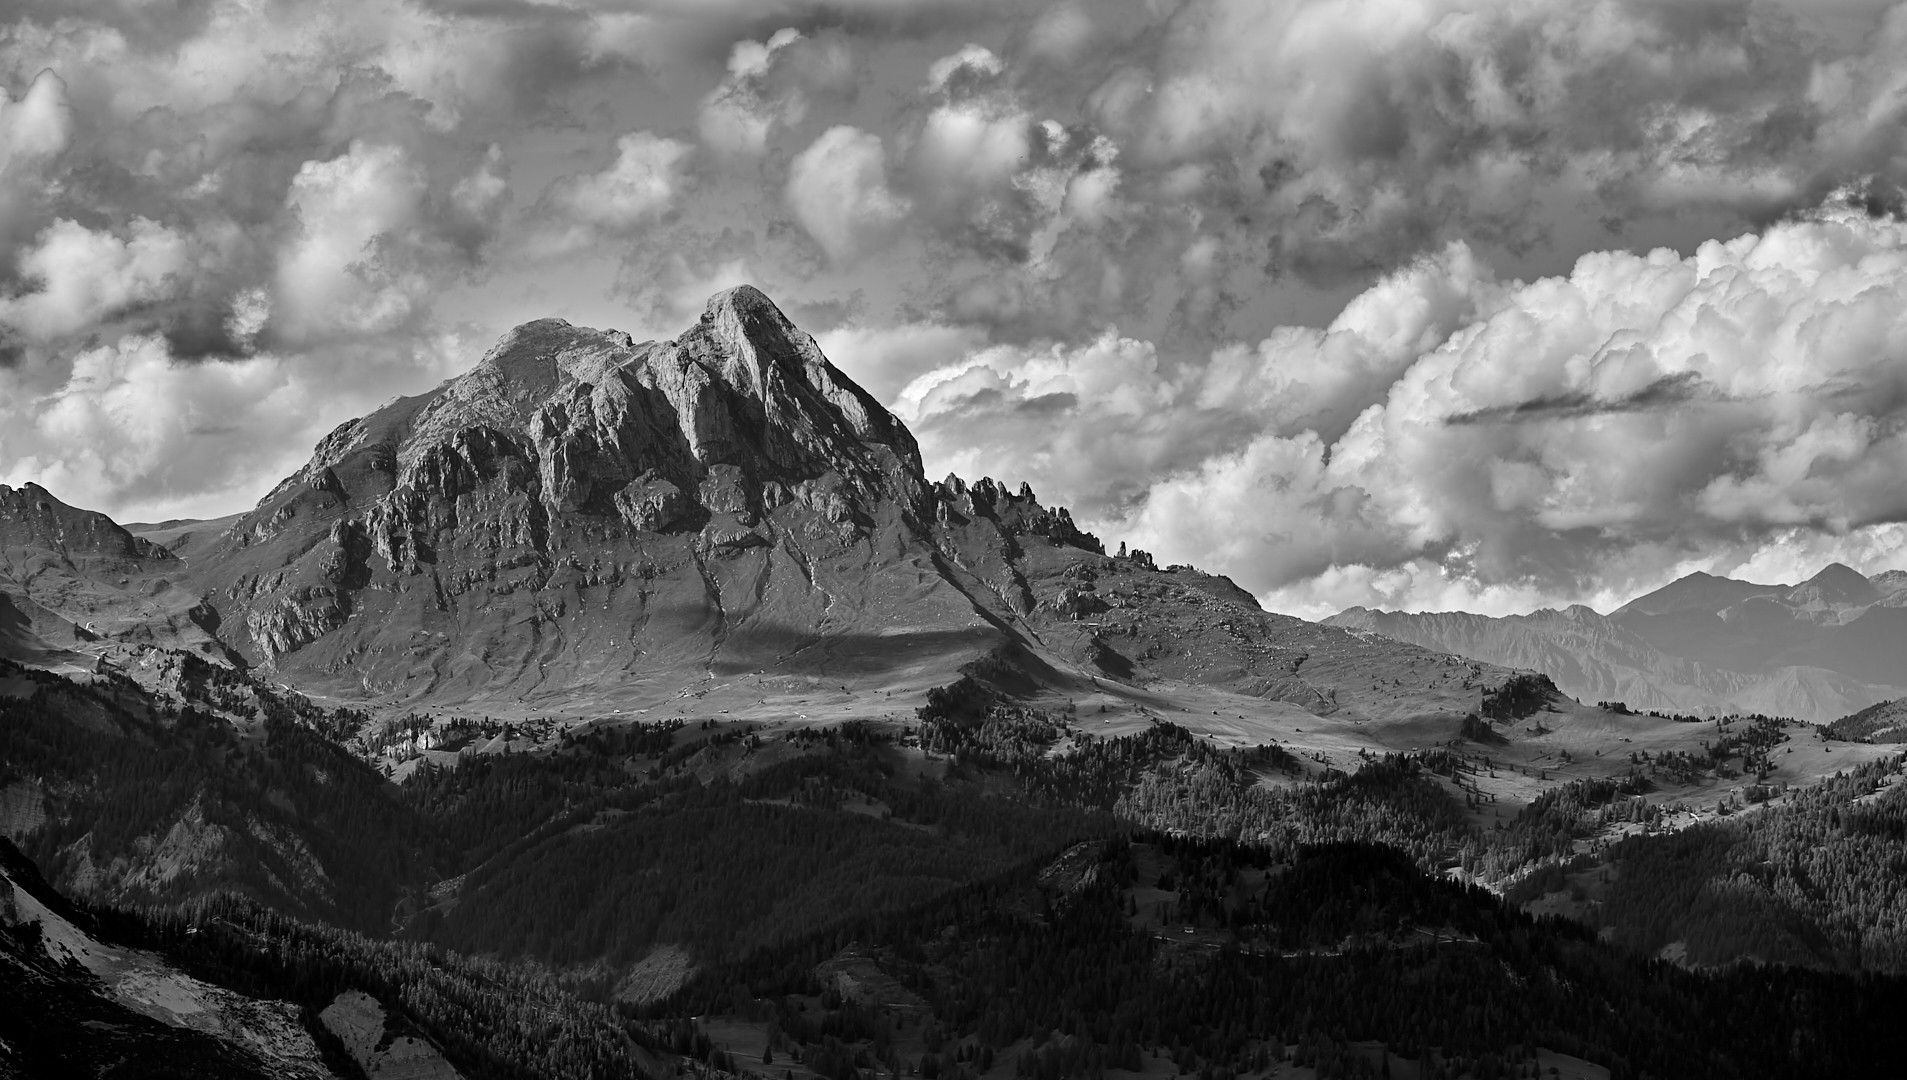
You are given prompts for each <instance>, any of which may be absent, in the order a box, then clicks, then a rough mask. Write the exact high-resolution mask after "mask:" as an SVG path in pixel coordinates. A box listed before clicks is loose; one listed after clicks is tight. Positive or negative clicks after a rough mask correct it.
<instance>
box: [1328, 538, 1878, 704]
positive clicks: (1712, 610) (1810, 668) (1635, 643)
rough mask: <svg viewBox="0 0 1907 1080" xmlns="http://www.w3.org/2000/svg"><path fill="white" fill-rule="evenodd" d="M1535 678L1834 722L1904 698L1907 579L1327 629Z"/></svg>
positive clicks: (1703, 585)
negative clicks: (1536, 674) (1366, 634)
mask: <svg viewBox="0 0 1907 1080" xmlns="http://www.w3.org/2000/svg"><path fill="white" fill-rule="evenodd" d="M1325 622H1326V624H1328V625H1331V626H1340V627H1344V628H1346V629H1355V630H1364V631H1374V632H1376V633H1380V634H1384V635H1387V636H1390V637H1394V638H1397V639H1398V640H1402V641H1408V642H1411V643H1413V644H1416V645H1420V646H1423V647H1424V648H1429V649H1437V650H1441V651H1447V652H1453V653H1458V654H1460V655H1463V656H1467V657H1471V658H1473V659H1476V660H1480V661H1485V662H1488V663H1493V664H1503V665H1506V666H1510V667H1526V668H1534V669H1536V670H1539V671H1542V672H1544V673H1546V674H1548V675H1549V676H1551V677H1552V678H1553V679H1554V680H1555V682H1556V685H1557V686H1558V687H1559V688H1561V689H1562V690H1563V692H1565V693H1567V694H1569V695H1570V696H1572V697H1575V698H1578V699H1579V700H1582V701H1618V702H1623V703H1625V704H1627V705H1628V706H1629V707H1630V708H1634V709H1653V710H1659V711H1663V712H1669V713H1684V714H1691V715H1697V716H1711V717H1712V716H1722V715H1728V714H1731V713H1740V714H1746V713H1767V714H1772V715H1780V716H1792V717H1795V718H1796V719H1801V720H1807V721H1810V722H1815V723H1825V722H1828V721H1831V720H1835V719H1837V718H1839V717H1842V716H1845V715H1847V714H1849V713H1853V712H1856V711H1858V710H1861V709H1865V708H1868V707H1870V706H1873V705H1876V704H1879V703H1881V702H1885V701H1889V700H1893V699H1897V698H1900V697H1902V696H1904V695H1907V572H1903V571H1899V570H1893V571H1888V572H1887V573H1883V574H1879V575H1877V576H1875V577H1874V578H1873V579H1872V580H1869V579H1868V578H1867V577H1864V576H1863V575H1861V574H1860V573H1859V572H1858V571H1855V570H1853V569H1852V568H1850V567H1846V566H1842V565H1840V564H1838V563H1837V564H1834V565H1832V566H1829V567H1827V568H1825V569H1823V570H1822V571H1821V572H1820V573H1818V574H1816V575H1815V576H1814V577H1812V578H1809V579H1808V580H1807V581H1804V582H1802V583H1800V584H1799V585H1757V584H1754V583H1752V582H1745V581H1735V580H1733V579H1730V578H1722V577H1715V576H1713V575H1710V574H1702V573H1696V574H1690V575H1688V576H1687V577H1684V578H1681V579H1679V580H1677V581H1674V582H1671V583H1670V584H1668V585H1666V586H1664V587H1663V588H1661V589H1658V590H1656V591H1655V592H1652V593H1649V594H1648V595H1646V596H1641V597H1637V598H1636V599H1634V600H1632V601H1630V602H1629V603H1627V604H1625V605H1623V606H1622V607H1621V608H1618V609H1617V610H1615V611H1613V612H1611V613H1609V614H1608V615H1601V614H1598V613H1596V612H1595V611H1592V610H1591V609H1589V608H1587V607H1583V606H1581V605H1577V606H1574V607H1570V608H1566V609H1564V610H1561V611H1557V610H1551V609H1544V610H1541V611H1537V612H1533V613H1531V614H1529V615H1513V616H1508V617H1504V618H1491V617H1489V616H1484V615H1472V614H1469V613H1467V612H1430V613H1423V614H1408V613H1403V612H1389V611H1371V610H1368V609H1365V608H1351V609H1349V610H1347V611H1344V612H1340V613H1339V614H1337V615H1334V616H1332V617H1331V618H1329V619H1326V620H1325Z"/></svg>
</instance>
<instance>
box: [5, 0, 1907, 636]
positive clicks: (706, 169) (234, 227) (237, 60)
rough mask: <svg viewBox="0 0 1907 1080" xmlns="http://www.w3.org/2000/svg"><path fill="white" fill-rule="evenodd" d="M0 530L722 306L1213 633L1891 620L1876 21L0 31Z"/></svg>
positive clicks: (1357, 17)
mask: <svg viewBox="0 0 1907 1080" xmlns="http://www.w3.org/2000/svg"><path fill="white" fill-rule="evenodd" d="M3 10H4V12H5V14H0V482H6V483H10V484H16V485H17V484H20V483H23V482H26V481H35V482H38V483H41V484H43V485H45V486H46V487H47V488H49V489H50V490H52V491H53V492H54V493H55V494H57V495H59V496H60V497H61V498H63V499H65V500H67V501H69V502H73V503H75V504H78V505H82V506H88V507H93V508H97V509H101V510H105V511H107V512H109V513H112V514H114V515H115V516H117V517H119V518H121V519H122V520H130V519H145V520H151V519H155V518H163V517H174V516H210V515H219V514H225V513H230V512H234V511H236V510H239V509H243V508H246V507H248V506H250V505H251V504H252V503H253V502H254V501H255V500H256V499H257V498H258V497H259V496H260V495H262V494H263V493H264V491H265V490H266V489H268V488H269V487H270V486H271V484H272V483H273V482H275V481H276V480H277V479H278V478H279V477H281V476H283V475H284V474H286V473H288V472H290V471H292V470H293V469H295V468H296V467H297V466H298V465H299V464H301V463H302V462H303V461H304V460H305V459H306V458H307V457H308V456H309V454H310V450H311V446H312V444H313V443H314V442H316V440H317V439H318V438H319V437H321V436H322V435H323V434H324V433H325V432H326V431H328V430H329V429H330V428H331V427H333V426H335V425H336V424H338V423H340V422H342V421H343V420H346V419H348V418H350V417H353V416H356V415H359V414H362V413H364V412H366V411H368V410H370V409H373V408H376V407H377V406H379V405H381V404H383V403H384V402H386V401H388V400H390V399H391V398H392V397H394V396H397V395H401V394H410V393H416V392H418V391H421V390H425V389H428V388H429V387H431V386H434V385H436V384H437V383H439V382H440V381H442V380H443V379H445V378H448V377H450V376H452V375H455V374H457V373H459V372H461V371H463V370H465V369H466V368H468V367H469V366H470V365H471V364H472V363H474V362H475V361H476V359H477V358H478V356H480V355H481V354H482V352H483V350H484V348H485V347H486V346H487V345H488V344H489V343H490V341H491V340H493V339H494V338H495V337H496V336H497V335H498V334H500V333H501V332H502V331H503V330H505V329H507V328H508V327H509V326H511V325H514V324H515V323H517V322H521V321H524V320H527V319H530V318H536V317H542V316H546V315H560V316H563V317H565V318H568V319H570V320H572V321H574V322H578V323H583V324H587V325H593V326H600V327H614V328H619V329H624V330H627V331H629V332H631V333H633V334H635V335H636V336H637V337H638V338H642V337H658V338H666V337H672V336H674V335H675V334H677V333H679V332H680V331H681V330H682V329H684V328H685V327H686V326H687V325H689V323H690V322H692V321H693V319H694V317H695V316H696V314H697V313H699V311H700V309H701V306H702V303H703V301H704V300H705V299H706V298H707V296H708V295H709V294H710V293H711V292H713V291H715V290H717V289H719V288H723V287H726V286H728V285H732V284H736V283H740V282H751V283H754V284H756V285H759V286H760V287H761V288H763V289H764V290H765V291H767V292H768V294H769V295H770V296H771V297H773V298H774V299H775V300H776V301H777V302H779V303H780V304H781V305H782V307H783V308H784V309H785V310H786V311H787V312H788V313H789V315H790V316H791V317H792V318H794V319H795V321H796V322H797V323H798V324H800V325H801V326H803V327H804V328H805V329H808V330H809V331H811V332H812V333H814V334H815V335H816V336H817V338H818V339H819V340H820V342H821V344H822V346H823V348H824V349H825V350H826V351H827V353H828V355H829V356H830V357H831V358H832V359H833V360H834V361H835V363H836V364H837V365H838V366H840V367H842V368H843V369H845V370H846V371H847V372H848V373H849V374H851V375H852V376H853V377H854V378H855V379H857V380H858V381H860V382H861V383H862V384H863V385H865V386H866V387H868V389H870V390H871V391H872V392H873V393H875V394H876V395H877V396H878V397H880V398H881V399H882V400H883V401H885V402H887V403H888V404H889V406H890V407H891V408H893V409H894V411H895V412H896V413H897V414H898V415H900V416H901V417H902V419H904V420H905V421H906V422H907V423H908V424H909V425H910V426H911V427H912V428H913V430H914V431H915V433H916V434H917V435H918V436H919V437H920V440H921V443H922V447H923V450H924V452H925V454H926V458H927V465H928V470H929V473H930V474H932V475H934V476H939V475H942V474H944V473H946V472H949V471H954V472H959V473H960V474H962V475H964V476H967V477H969V478H974V477H977V476H979V475H992V476H994V477H996V478H999V479H1003V480H1005V481H1007V482H1008V483H1010V484H1015V485H1017V484H1018V483H1019V482H1020V481H1023V480H1024V481H1028V482H1031V483H1032V484H1033V486H1034V487H1035V489H1036V490H1037V491H1039V492H1040V494H1041V497H1042V499H1043V500H1044V501H1046V502H1048V503H1051V504H1059V505H1068V506H1070V507H1072V508H1073V511H1074V514H1075V516H1076V517H1077V518H1078V519H1080V520H1081V522H1082V523H1083V524H1085V525H1087V526H1088V527H1090V528H1093V529H1095V530H1096V531H1098V532H1100V533H1101V535H1102V536H1104V537H1105V538H1106V539H1107V540H1108V541H1110V542H1114V543H1116V542H1118V541H1121V540H1124V541H1127V542H1130V543H1132V544H1134V545H1135V546H1139V547H1144V548H1147V549H1149V550H1151V551H1153V552H1154V554H1155V555H1156V556H1157V557H1158V558H1159V559H1160V560H1161V561H1173V562H1191V563H1195V564H1198V565H1200V566H1201V567H1204V568H1207V569H1211V570H1214V571H1218V572H1223V573H1227V574H1229V575H1231V576H1232V577H1233V578H1235V579H1236V580H1237V581H1238V582H1239V583H1240V584H1242V585H1244V586H1246V587H1247V588H1249V589H1251V590H1252V591H1253V592H1255V593H1257V594H1258V595H1259V596H1260V597H1261V598H1262V599H1263V600H1264V601H1265V602H1266V603H1267V605H1268V606H1271V607H1274V608H1278V609H1282V610H1287V611H1292V612H1295V613H1299V614H1307V615H1313V616H1316V615H1321V614H1327V613H1329V612H1331V611H1334V610H1337V609H1338V608H1340V607H1344V606H1347V605H1350V604H1354V603H1361V604H1367V605H1372V606H1387V607H1404V608H1412V609H1437V608H1457V607H1462V608H1468V609H1470V610H1480V611H1486V612H1491V613H1504V612H1510V611H1525V610H1529V609H1530V608H1532V607H1535V606H1539V605H1560V604H1566V603H1573V602H1586V603H1590V604H1592V605H1594V606H1597V607H1600V608H1603V609H1605V610H1606V609H1607V608H1608V607H1610V606H1612V605H1613V604H1615V603H1619V602H1621V601H1622V600H1624V599H1626V598H1628V597H1629V596H1631V595H1633V594H1634V593H1636V592H1638V591H1641V590H1643V589H1647V588H1651V587H1654V586H1656V585H1659V584H1661V583H1663V582H1665V581H1667V580H1668V579H1670V578H1672V577H1674V576H1676V575H1678V574H1680V573H1684V572H1687V571H1690V570H1695V569H1703V570H1711V571H1714V572H1718V573H1734V574H1736V575H1738V576H1744V577H1750V578H1756V579H1759V580H1784V579H1785V580H1792V579H1796V578H1799V577H1805V576H1807V575H1809V574H1811V573H1812V572H1813V571H1814V570H1815V569H1818V568H1819V566H1820V565H1822V564H1823V563H1825V562H1827V561H1829V560H1831V559H1840V560H1843V561H1846V562H1848V563H1850V564H1851V565H1853V566H1855V567H1856V568H1857V569H1861V570H1864V571H1867V572H1870V573H1871V572H1876V571H1880V570H1884V569H1889V568H1893V567H1896V566H1907V530H1904V529H1903V528H1902V526H1901V525H1900V524H1898V522H1900V521H1902V520H1903V518H1907V434H1903V419H1904V418H1907V321H1904V320H1907V224H1903V222H1902V220H1901V218H1900V217H1899V216H1898V214H1899V210H1900V199H1899V197H1898V194H1897V190H1898V189H1897V187H1896V184H1897V183H1901V182H1907V5H1903V6H1899V7H1896V6H1893V5H1889V4H1884V3H1869V2H1862V0H1810V2H1802V0H1794V2H1792V3H1787V4H1783V3H1776V2H1765V3H1743V2H1735V0H1679V2H1667V0H1634V2H1627V3H1624V2H1609V0H1604V2H1597V0H1510V2H1497V3H1486V2H1460V0H1361V2H1360V0H1315V2H1295V0H1294V2H1277V0H1185V2H1174V0H1089V2H1073V0H1061V2H1035V0H1027V2H1019V0H832V2H795V0H646V2H645V0H621V2H607V0H606V2H602V3H590V2H586V0H573V2H564V0H548V2H529V0H426V2H398V0H364V2H358V0H326V2H323V3H316V2H312V0H203V2H200V0H10V2H9V3H7V4H6V5H4V9H3Z"/></svg>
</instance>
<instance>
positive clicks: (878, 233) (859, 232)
mask: <svg viewBox="0 0 1907 1080" xmlns="http://www.w3.org/2000/svg"><path fill="white" fill-rule="evenodd" d="M788 207H789V209H790V210H792V211H793V212H794V215H795V220H797V221H799V222H800V223H801V227H802V228H803V229H806V230H807V232H808V235H809V236H811V237H813V238H814V242H815V243H817V244H819V245H821V250H822V251H825V252H827V255H828V258H830V259H832V260H834V261H835V262H836V263H841V264H845V263H851V262H853V261H854V260H855V259H856V258H858V257H859V256H860V255H862V254H863V253H865V252H867V251H869V250H871V249H873V248H875V247H878V246H879V245H880V244H882V243H884V242H885V241H886V240H888V239H889V238H891V237H892V235H893V233H894V229H895V227H896V226H897V225H898V224H899V223H900V221H901V219H902V218H904V217H906V215H907V211H908V205H907V202H906V200H905V199H903V198H901V197H900V196H898V195H896V194H895V193H894V192H893V191H892V190H890V189H889V188H888V186H887V149H886V147H884V146H883V145H882V144H881V138H880V136H878V135H871V134H869V133H867V132H865V131H862V130H860V129H858V128H854V127H850V126H848V125H845V124H843V125H841V126H839V127H832V128H829V129H828V130H826V131H824V132H822V133H821V136H820V137H819V138H817V139H815V141H814V142H813V143H812V144H810V145H809V147H808V148H807V149H806V150H803V151H802V152H801V153H799V154H797V155H796V156H795V159H794V161H793V162H792V163H791V164H790V166H789V170H788Z"/></svg>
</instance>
